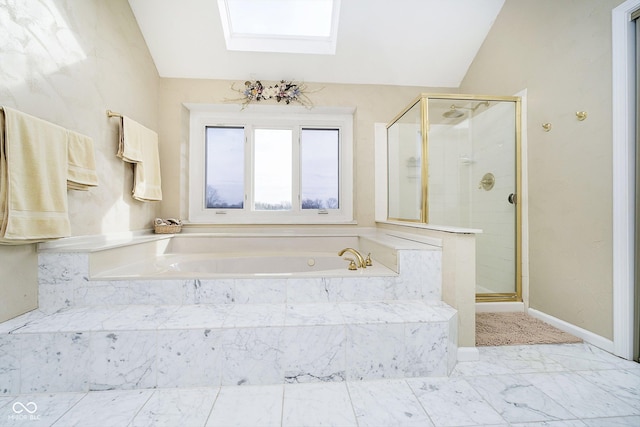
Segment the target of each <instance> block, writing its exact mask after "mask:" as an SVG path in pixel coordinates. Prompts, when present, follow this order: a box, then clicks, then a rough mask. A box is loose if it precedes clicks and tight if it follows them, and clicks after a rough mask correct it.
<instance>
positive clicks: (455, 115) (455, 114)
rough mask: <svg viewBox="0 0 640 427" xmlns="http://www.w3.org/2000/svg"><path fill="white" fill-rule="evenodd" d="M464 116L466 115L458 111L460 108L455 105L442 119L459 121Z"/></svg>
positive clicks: (443, 114)
mask: <svg viewBox="0 0 640 427" xmlns="http://www.w3.org/2000/svg"><path fill="white" fill-rule="evenodd" d="M462 116H464V113H463V112H462V111H460V110H458V108H457V107H456V106H455V105H452V106H451V107H450V108H449V110H448V111H445V112H444V113H442V117H444V118H446V119H458V118H460V117H462Z"/></svg>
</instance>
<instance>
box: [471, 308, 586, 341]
mask: <svg viewBox="0 0 640 427" xmlns="http://www.w3.org/2000/svg"><path fill="white" fill-rule="evenodd" d="M576 342H582V340H581V339H580V338H576V337H574V336H573V335H571V334H568V333H566V332H563V331H561V330H560V329H558V328H555V327H553V326H551V325H549V324H548V323H545V322H543V321H542V320H538V319H536V318H533V317H531V316H527V315H526V314H524V313H477V314H476V345H477V346H491V345H521V344H561V343H576Z"/></svg>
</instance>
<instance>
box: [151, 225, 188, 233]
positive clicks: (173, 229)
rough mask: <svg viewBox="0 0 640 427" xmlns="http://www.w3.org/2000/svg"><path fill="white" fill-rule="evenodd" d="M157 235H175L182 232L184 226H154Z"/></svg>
mask: <svg viewBox="0 0 640 427" xmlns="http://www.w3.org/2000/svg"><path fill="white" fill-rule="evenodd" d="M153 228H154V230H155V232H156V234H175V233H179V232H180V231H181V230H182V225H180V224H178V225H176V224H162V225H158V224H154V226H153Z"/></svg>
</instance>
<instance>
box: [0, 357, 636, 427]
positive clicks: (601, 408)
mask: <svg viewBox="0 0 640 427" xmlns="http://www.w3.org/2000/svg"><path fill="white" fill-rule="evenodd" d="M479 350H480V360H479V361H476V362H462V363H458V365H457V366H456V368H455V370H454V372H453V374H452V375H451V377H449V378H410V379H391V380H374V381H345V382H333V383H312V384H284V385H261V386H251V385H249V386H222V387H207V388H202V387H201V388H173V389H143V390H118V391H92V392H88V393H42V394H21V395H18V396H11V397H10V396H0V426H65V427H66V426H84V427H92V426H96V427H98V426H99V427H107V426H118V427H120V426H178V425H180V426H186V427H191V426H251V427H258V426H360V427H364V426H375V427H387V426H509V425H512V426H530V427H532V426H593V427H602V426H636V427H637V426H638V425H640V364H637V363H635V362H629V361H626V360H622V359H620V358H617V357H615V356H613V355H611V354H609V353H606V352H604V351H602V350H599V349H597V348H595V347H593V346H590V345H588V344H561V345H538V346H513V347H482V348H480V349H479ZM22 405H24V407H26V408H28V409H29V410H31V411H33V409H34V408H36V406H37V409H36V410H35V411H34V412H33V414H29V413H28V412H26V411H25V410H24V409H23V406H22ZM14 409H15V411H14ZM16 411H22V412H20V413H19V414H17V413H16Z"/></svg>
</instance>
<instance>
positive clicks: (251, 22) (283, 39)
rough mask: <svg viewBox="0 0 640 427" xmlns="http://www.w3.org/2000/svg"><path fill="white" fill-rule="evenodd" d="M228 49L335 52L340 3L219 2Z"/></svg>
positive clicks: (316, 0)
mask: <svg viewBox="0 0 640 427" xmlns="http://www.w3.org/2000/svg"><path fill="white" fill-rule="evenodd" d="M218 8H219V9H220V18H221V20H222V28H223V31H224V37H225V41H226V44H227V49H228V50H239V51H253V52H281V53H311V54H326V55H333V54H335V52H336V36H337V34H338V16H339V12H340V0H218Z"/></svg>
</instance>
